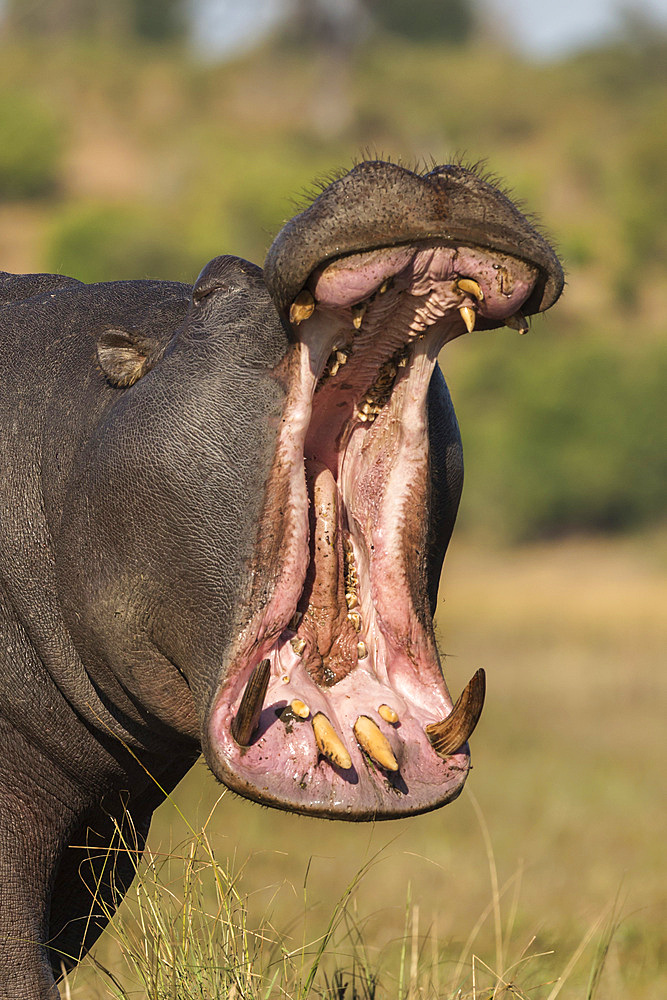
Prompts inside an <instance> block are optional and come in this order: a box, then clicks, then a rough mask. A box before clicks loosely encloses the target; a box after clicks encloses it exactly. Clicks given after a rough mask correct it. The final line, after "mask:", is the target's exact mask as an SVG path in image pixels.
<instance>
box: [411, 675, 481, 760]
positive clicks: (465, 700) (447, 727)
mask: <svg viewBox="0 0 667 1000" xmlns="http://www.w3.org/2000/svg"><path fill="white" fill-rule="evenodd" d="M485 692H486V675H485V673H484V671H483V670H482V669H481V668H480V669H479V670H478V671H477V673H476V674H474V675H473V676H472V677H471V679H470V680H469V681H468V683H467V685H466V687H465V688H464V689H463V692H462V694H461V696H460V698H459V699H458V701H457V702H456V704H455V705H454V708H453V709H452V710H451V712H450V713H449V715H448V716H447V718H446V719H443V720H442V722H433V723H431V725H429V726H426V735H427V736H428V738H429V740H430V742H431V746H432V747H433V749H434V750H435V752H436V753H437V754H438V756H439V757H451V755H452V754H454V753H456V751H457V750H459V749H460V748H461V747H462V746H463V744H464V743H465V742H466V740H468V739H470V736H471V734H472V731H473V730H474V728H475V726H476V725H477V723H478V722H479V717H480V715H481V714H482V708H483V707H484V694H485Z"/></svg>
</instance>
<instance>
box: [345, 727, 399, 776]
mask: <svg viewBox="0 0 667 1000" xmlns="http://www.w3.org/2000/svg"><path fill="white" fill-rule="evenodd" d="M354 735H355V736H356V737H357V742H358V743H359V746H361V747H362V748H363V749H364V750H365V751H366V753H367V754H368V755H369V756H370V757H372V758H373V760H374V761H375V762H376V763H377V764H379V765H380V767H384V769H385V770H386V771H398V764H397V763H396V758H395V757H394V755H393V753H392V750H391V746H390V744H389V740H388V739H387V737H386V736H385V735H384V733H383V732H382V731H381V730H380V729H379V728H378V727H377V726H376V724H375V723H374V722H373V720H372V719H369V718H368V716H367V715H360V716H359V718H358V719H357V721H356V722H355V724H354Z"/></svg>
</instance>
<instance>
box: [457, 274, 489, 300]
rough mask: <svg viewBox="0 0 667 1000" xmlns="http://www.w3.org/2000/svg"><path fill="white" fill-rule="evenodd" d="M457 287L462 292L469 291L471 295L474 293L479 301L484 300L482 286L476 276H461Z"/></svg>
mask: <svg viewBox="0 0 667 1000" xmlns="http://www.w3.org/2000/svg"><path fill="white" fill-rule="evenodd" d="M456 287H457V288H458V289H459V291H461V292H467V293H468V294H469V295H474V296H475V298H476V299H477V301H478V302H483V301H484V292H483V290H482V286H481V285H480V284H478V282H476V281H475V280H474V278H459V280H458V281H457V282H456Z"/></svg>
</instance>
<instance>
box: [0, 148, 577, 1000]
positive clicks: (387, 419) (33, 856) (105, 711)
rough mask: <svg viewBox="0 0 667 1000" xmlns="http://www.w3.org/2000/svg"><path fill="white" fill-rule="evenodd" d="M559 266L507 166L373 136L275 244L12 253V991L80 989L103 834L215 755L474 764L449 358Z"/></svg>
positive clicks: (362, 804)
mask: <svg viewBox="0 0 667 1000" xmlns="http://www.w3.org/2000/svg"><path fill="white" fill-rule="evenodd" d="M562 287H563V271H562V268H561V265H560V263H559V260H558V258H557V256H556V254H555V253H554V251H553V250H552V249H551V247H550V245H549V243H548V242H547V240H546V239H545V237H544V236H543V235H542V234H541V232H540V231H538V230H537V229H536V228H535V226H534V225H533V224H531V223H530V222H529V221H528V220H527V219H526V218H525V217H524V215H522V214H521V212H520V211H519V210H518V209H517V208H516V207H515V205H514V204H513V203H512V201H511V200H510V199H509V198H508V197H507V196H506V195H505V194H504V193H503V192H502V191H501V190H500V188H499V187H498V186H497V185H496V184H495V183H493V182H491V181H490V180H488V179H486V178H485V177H483V176H482V175H481V174H480V173H479V171H477V170H475V169H467V168H465V167H464V166H462V165H460V164H451V165H446V166H438V167H435V168H434V169H430V170H428V171H426V172H423V173H419V172H416V171H412V170H409V169H407V168H405V167H402V166H399V165H397V164H393V163H387V162H382V161H377V160H375V161H364V162H361V163H358V164H357V165H356V166H355V167H354V168H353V169H352V170H350V171H349V172H347V173H344V174H342V175H340V176H339V177H338V178H337V179H335V180H333V181H332V182H331V183H330V184H329V185H328V186H326V187H324V188H323V189H322V190H321V192H320V193H319V195H318V196H317V197H315V198H314V200H313V201H312V202H311V203H310V204H309V205H308V206H307V207H306V208H305V209H304V210H303V211H302V212H300V213H299V214H298V215H296V216H295V217H294V218H292V219H291V220H290V221H288V222H287V223H286V225H285V226H284V227H283V229H282V230H281V231H280V233H279V234H278V236H277V237H276V239H275V241H274V242H273V244H272V246H271V247H270V249H269V251H268V255H267V257H266V261H265V264H264V268H263V270H262V269H261V268H260V267H258V266H257V265H255V264H253V263H250V262H248V261H245V260H242V259H240V258H238V257H233V256H220V257H217V258H215V259H214V260H212V261H210V262H209V263H208V264H206V266H205V267H204V268H203V270H202V271H201V273H200V275H199V277H198V278H197V280H196V281H195V283H194V285H192V286H190V285H187V284H183V283H178V282H169V281H152V280H137V281H114V282H108V283H99V284H83V283H81V282H80V281H77V280H76V279H75V278H69V277H65V276H62V275H52V274H48V275H47V274H38V275H11V274H8V273H3V274H1V275H0V330H1V334H0V373H1V376H0V406H1V410H2V428H3V430H2V438H1V447H2V456H1V461H0V477H1V478H0V484H1V490H2V520H1V522H0V621H1V635H2V643H1V645H0V657H1V658H2V671H1V673H0V748H1V751H2V761H3V764H2V782H1V783H0V805H1V808H0V878H1V882H2V906H1V907H0V942H1V944H0V948H1V954H0V997H1V998H3V1000H9V998H11V1000H37V998H40V1000H41V998H44V1000H46V998H49V1000H53V998H55V997H57V996H58V991H57V986H56V978H57V977H58V976H60V975H62V973H63V972H64V971H65V970H67V969H70V968H72V967H73V966H74V965H75V964H76V962H77V961H78V960H79V959H80V958H81V956H82V955H83V954H84V953H85V952H86V950H87V949H88V948H90V946H91V944H92V943H93V941H94V940H95V939H96V938H97V936H98V935H99V934H100V932H101V930H102V929H103V927H104V924H105V919H106V917H105V914H106V915H108V913H109V912H110V911H111V910H112V909H113V907H114V906H115V905H116V904H117V902H118V900H119V899H120V898H121V896H122V894H123V891H124V890H125V889H126V888H127V886H128V885H129V883H130V881H131V878H132V874H133V871H134V865H133V861H132V859H131V858H130V857H129V856H127V857H126V856H124V855H123V853H122V852H119V853H118V854H117V857H116V859H115V864H114V865H109V863H108V854H107V853H105V849H106V848H108V845H109V844H110V843H111V842H112V841H113V839H114V837H117V836H118V835H119V831H120V833H121V834H122V831H124V830H128V829H130V826H131V830H132V837H133V838H134V841H133V842H134V843H135V844H136V846H137V848H138V850H139V851H141V849H142V847H143V844H144V842H145V838H146V835H147V833H148V827H149V823H150V818H151V814H152V813H153V811H154V809H155V808H156V807H157V805H158V804H159V802H160V801H161V800H162V799H163V797H164V795H165V794H167V793H168V792H169V791H170V790H171V789H172V788H173V787H174V786H175V785H176V784H177V782H178V781H179V780H180V779H181V778H182V777H183V775H184V774H185V773H186V772H187V771H188V769H189V768H190V767H191V766H192V764H193V763H194V762H195V760H196V759H197V758H198V756H199V755H200V754H202V753H203V755H204V758H205V760H206V762H207V764H208V767H209V768H210V770H211V771H212V772H213V774H214V775H215V777H216V778H217V779H218V780H219V781H221V782H222V783H223V784H224V785H226V786H227V787H229V788H230V789H233V790H234V791H235V792H238V793H239V794H241V795H243V796H246V797H248V798H250V799H253V800H255V801H256V802H259V803H262V804H265V805H269V806H274V807H277V808H280V809H287V810H292V811H294V812H298V813H303V814H310V815H313V816H319V817H328V818H330V819H340V820H350V821H363V820H380V819H391V818H393V817H400V816H407V815H411V814H418V813H422V812H425V811H427V810H431V809H436V808H438V807H440V806H442V805H444V804H445V803H447V802H450V801H452V800H453V799H454V798H455V797H456V796H457V795H458V794H459V793H460V792H461V789H462V787H463V784H464V782H465V779H466V775H467V773H468V769H469V766H470V756H469V745H468V739H469V737H470V735H471V733H472V731H473V729H474V727H475V725H476V723H477V720H478V718H479V715H480V712H481V709H482V704H483V700H484V688H485V680H484V673H483V671H482V670H479V671H478V672H477V673H476V674H475V675H474V676H473V678H472V679H471V681H470V683H469V684H468V685H467V686H466V688H465V689H464V691H463V693H462V694H461V696H460V697H459V698H458V700H457V701H456V703H455V704H454V703H453V699H452V698H451V697H450V695H449V692H448V690H447V687H446V684H445V680H444V677H443V673H442V669H441V665H440V660H439V656H438V649H437V646H436V642H435V637H434V631H433V614H434V611H435V605H436V595H437V590H438V582H439V578H440V571H441V567H442V563H443V559H444V555H445V550H446V548H447V545H448V542H449V539H450V535H451V532H452V528H453V525H454V521H455V518H456V514H457V508H458V504H459V498H460V493H461V485H462V475H463V472H462V452H461V439H460V436H459V430H458V426H457V421H456V417H455V414H454V409H453V406H452V403H451V400H450V396H449V393H448V390H447V386H446V383H445V380H444V378H443V375H442V373H441V371H440V369H439V367H438V364H437V359H438V354H439V352H440V351H441V349H442V348H443V346H444V345H445V344H446V343H447V342H448V341H450V340H453V339H454V338H455V337H458V336H460V335H462V334H469V333H471V332H472V331H473V330H474V329H481V330H492V329H495V328H498V327H502V326H510V327H512V328H514V329H515V330H518V331H519V332H520V333H524V332H526V330H527V329H528V319H529V317H530V316H531V315H533V314H535V313H538V312H540V311H544V310H546V309H548V308H549V307H550V306H551V305H553V303H554V302H555V301H556V300H557V299H558V297H559V295H560V293H561V290H562ZM116 842H117V841H116ZM92 887H96V888H97V894H98V895H97V900H93V898H92V895H91V888H92ZM100 900H102V901H104V903H105V905H104V907H101V906H100V905H98V903H99V901H100Z"/></svg>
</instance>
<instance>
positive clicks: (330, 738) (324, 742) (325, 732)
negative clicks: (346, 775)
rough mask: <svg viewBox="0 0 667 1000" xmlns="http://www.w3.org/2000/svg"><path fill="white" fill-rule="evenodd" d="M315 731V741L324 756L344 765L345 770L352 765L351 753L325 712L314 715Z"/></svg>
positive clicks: (340, 765) (338, 765)
mask: <svg viewBox="0 0 667 1000" xmlns="http://www.w3.org/2000/svg"><path fill="white" fill-rule="evenodd" d="M313 732H314V733H315V741H316V742H317V745H318V747H319V750H320V753H321V754H322V756H323V757H326V758H327V760H330V761H331V763H332V764H336V766H337V767H342V768H343V770H344V771H347V770H348V769H349V768H350V767H352V760H351V758H350V755H349V753H348V752H347V750H346V749H345V747H344V745H343V742H342V740H341V738H340V736H339V735H338V733H337V732H336V730H335V729H334V727H333V726H332V725H331V723H330V722H329V720H328V719H327V717H326V715H324V713H323V712H317V714H316V715H315V716H314V718H313Z"/></svg>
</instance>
